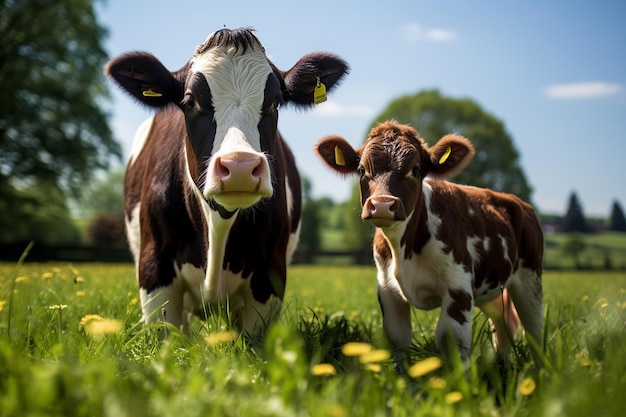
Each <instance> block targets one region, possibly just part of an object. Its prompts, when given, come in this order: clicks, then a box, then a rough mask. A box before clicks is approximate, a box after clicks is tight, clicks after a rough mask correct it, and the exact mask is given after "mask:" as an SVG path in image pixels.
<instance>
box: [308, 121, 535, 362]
mask: <svg viewBox="0 0 626 417" xmlns="http://www.w3.org/2000/svg"><path fill="white" fill-rule="evenodd" d="M315 150H316V153H317V154H318V155H319V156H320V157H321V158H322V160H323V162H324V163H325V164H326V165H327V166H328V167H330V168H331V169H332V170H334V171H335V172H337V173H339V174H344V175H348V174H354V173H356V174H358V175H359V176H360V180H359V187H360V193H361V205H362V211H361V217H362V219H364V220H368V221H369V222H370V223H371V224H372V225H374V226H375V227H376V230H375V233H374V239H373V253H374V260H375V263H376V268H377V280H378V298H379V303H380V307H381V310H382V313H383V327H384V330H385V333H386V335H387V337H388V338H389V340H390V342H391V344H392V345H393V347H394V348H397V349H394V351H395V357H396V361H397V363H398V366H399V368H400V369H401V366H402V362H403V361H404V360H405V359H406V351H407V350H406V349H403V348H407V347H410V346H411V318H410V306H411V305H412V306H414V307H416V308H418V309H422V310H431V309H435V308H438V307H441V312H440V315H439V320H438V323H437V327H436V330H435V343H436V346H437V348H438V350H439V351H441V352H442V353H443V354H444V356H445V357H448V358H450V354H451V353H452V351H451V349H450V347H454V346H455V345H456V347H457V348H458V352H459V353H460V357H461V359H462V361H463V363H464V364H465V366H468V364H469V361H468V359H469V354H470V348H471V341H472V330H471V323H472V312H473V310H474V307H475V306H478V307H479V308H480V309H481V310H483V311H484V312H485V313H486V314H487V316H488V317H489V318H490V320H491V322H492V324H493V326H494V328H495V335H494V339H495V342H496V347H497V350H498V352H500V353H502V352H504V350H505V349H506V347H507V342H509V340H510V338H511V335H513V336H514V335H515V333H516V330H517V325H518V324H519V322H520V321H521V324H522V325H523V327H524V330H525V331H526V334H527V337H528V336H529V337H530V338H531V339H532V340H533V342H534V344H535V347H537V346H540V344H541V337H542V326H543V309H542V281H541V276H542V269H543V267H542V263H543V260H542V258H543V234H542V231H541V227H540V224H539V221H538V218H537V215H536V213H535V211H534V209H533V208H532V207H531V206H530V205H529V204H527V203H525V202H523V201H522V200H521V199H519V198H518V197H516V196H514V195H511V194H506V193H501V192H496V191H493V190H489V189H485V188H478V187H472V186H465V185H458V184H454V183H451V182H448V181H446V180H445V179H446V178H450V177H452V176H453V175H455V174H457V173H459V172H460V171H461V170H462V169H463V168H464V167H465V166H466V165H467V164H468V163H469V162H470V160H471V158H472V156H473V155H474V148H473V146H472V144H471V143H470V142H469V141H468V140H467V139H465V138H464V137H462V136H458V135H453V134H449V135H446V136H444V137H442V138H441V139H440V140H439V141H438V142H437V143H436V144H435V145H434V146H432V147H428V145H427V144H426V143H425V142H424V141H423V140H422V139H421V138H420V137H419V135H418V133H417V132H416V131H415V130H414V129H413V128H412V127H410V126H408V125H402V124H399V123H398V122H396V121H394V120H389V121H386V122H383V123H381V124H379V125H377V126H375V127H374V128H373V129H372V130H371V132H370V133H369V135H368V137H367V139H366V140H365V143H364V144H363V146H362V147H361V148H360V149H356V150H355V149H354V148H353V147H352V146H351V145H350V144H349V143H348V142H347V141H346V140H345V139H344V138H342V137H339V136H335V135H332V136H327V137H325V138H323V139H322V140H321V141H320V142H319V143H318V144H317V145H316V147H315ZM509 296H510V298H509ZM502 315H504V316H505V317H500V316H502ZM518 315H519V319H518V318H517V317H518ZM507 331H509V332H510V333H508V334H507ZM452 341H453V343H450V342H452Z"/></svg>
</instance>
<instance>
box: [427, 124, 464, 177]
mask: <svg viewBox="0 0 626 417" xmlns="http://www.w3.org/2000/svg"><path fill="white" fill-rule="evenodd" d="M428 152H429V153H430V170H429V174H430V175H432V176H435V177H439V178H450V177H453V176H455V175H457V174H458V173H460V172H461V171H462V170H463V168H465V167H466V166H467V164H469V163H470V161H471V160H472V157H473V156H474V147H473V146H472V144H471V142H470V141H469V140H467V139H466V138H464V137H463V136H459V135H446V136H444V137H443V138H441V139H439V141H438V142H437V143H436V144H435V145H434V146H433V147H432V148H430V149H429V150H428Z"/></svg>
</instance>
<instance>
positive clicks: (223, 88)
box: [191, 48, 272, 196]
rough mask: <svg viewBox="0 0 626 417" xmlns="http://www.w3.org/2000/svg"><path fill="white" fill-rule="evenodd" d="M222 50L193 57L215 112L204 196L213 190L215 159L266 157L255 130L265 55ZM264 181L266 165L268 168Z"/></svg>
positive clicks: (265, 72)
mask: <svg viewBox="0 0 626 417" xmlns="http://www.w3.org/2000/svg"><path fill="white" fill-rule="evenodd" d="M229 52H231V51H229V50H225V49H211V50H209V51H206V52H205V53H203V54H201V55H198V56H196V57H194V59H193V64H192V67H191V70H192V71H194V72H201V73H202V74H204V76H205V78H206V80H207V82H208V84H209V88H210V89H211V97H212V101H213V108H214V110H215V123H216V132H215V142H214V145H213V150H212V155H211V159H212V160H211V162H210V164H209V167H208V169H207V176H206V178H207V181H206V184H205V187H204V190H202V192H203V194H204V195H205V196H206V195H207V194H209V193H210V192H212V191H213V190H214V189H216V184H215V182H216V179H215V178H214V177H213V176H212V175H211V173H212V172H214V171H213V169H214V163H215V160H216V156H219V155H223V154H228V153H231V152H247V153H252V154H258V155H259V156H261V159H262V161H263V164H267V158H265V155H263V153H262V151H261V140H260V134H259V129H258V124H259V121H260V120H261V112H262V106H263V101H264V95H265V85H266V83H267V78H268V75H269V74H270V73H271V72H272V68H271V67H270V65H269V63H268V61H267V58H266V56H265V53H264V52H263V51H262V50H259V49H252V48H248V49H247V50H246V52H245V54H241V53H237V54H235V55H233V54H231V53H229ZM267 168H268V169H267V172H268V178H267V182H268V185H269V187H270V189H271V181H270V180H269V166H268V167H267Z"/></svg>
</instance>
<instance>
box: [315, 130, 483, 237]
mask: <svg viewBox="0 0 626 417" xmlns="http://www.w3.org/2000/svg"><path fill="white" fill-rule="evenodd" d="M315 150H316V152H317V154H318V155H319V156H320V157H321V158H322V160H323V161H324V162H325V163H326V165H328V166H329V167H330V168H331V169H332V170H334V171H335V172H338V173H340V174H353V173H357V174H358V175H359V176H360V182H359V186H360V191H361V205H362V211H361V217H362V218H363V219H364V220H369V221H371V222H372V224H373V225H374V226H377V227H390V226H392V225H394V224H396V223H397V222H400V221H404V220H406V219H407V218H409V217H410V216H411V214H412V213H413V212H414V210H415V208H416V206H417V204H418V203H419V202H420V201H421V200H422V198H423V196H422V192H423V191H422V181H423V180H424V178H426V176H429V175H430V176H431V177H437V178H449V177H451V176H453V175H455V174H457V173H459V172H460V171H461V170H462V169H463V168H464V167H465V166H466V165H467V164H468V163H469V161H470V160H471V158H472V156H473V155H474V148H473V147H472V145H471V143H470V142H469V141H468V140H467V139H465V138H464V137H462V136H458V135H446V136H444V137H443V138H441V139H440V140H439V141H438V142H437V143H436V144H435V145H434V146H433V147H431V148H429V147H428V146H427V145H426V144H425V143H424V141H423V140H422V139H421V138H420V137H419V135H418V134H417V132H416V131H415V130H414V129H413V128H411V127H410V126H407V125H401V124H398V123H397V122H395V121H393V120H392V121H387V122H383V123H381V124H379V125H378V126H376V127H374V128H373V129H372V130H371V132H370V134H369V135H368V137H367V139H366V140H365V143H364V144H363V146H362V147H361V148H359V149H354V148H353V147H352V146H351V145H350V144H349V143H348V142H347V141H346V140H345V139H344V138H342V137H339V136H334V135H333V136H327V137H325V138H323V139H322V140H321V141H320V142H318V144H317V145H316V148H315Z"/></svg>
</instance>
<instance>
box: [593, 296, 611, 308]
mask: <svg viewBox="0 0 626 417" xmlns="http://www.w3.org/2000/svg"><path fill="white" fill-rule="evenodd" d="M608 305H609V302H608V301H607V299H606V298H604V297H601V298H598V301H596V303H595V304H594V305H593V308H606V307H608Z"/></svg>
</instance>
